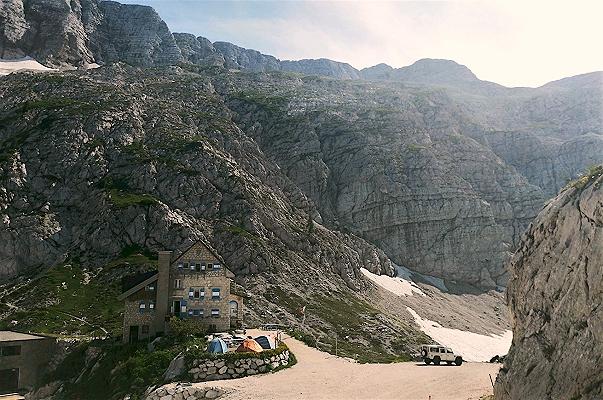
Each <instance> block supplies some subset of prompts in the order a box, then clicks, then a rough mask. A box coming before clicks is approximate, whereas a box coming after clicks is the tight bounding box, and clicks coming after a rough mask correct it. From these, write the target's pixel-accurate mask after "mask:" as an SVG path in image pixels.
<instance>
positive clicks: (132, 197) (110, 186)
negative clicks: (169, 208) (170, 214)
mask: <svg viewBox="0 0 603 400" xmlns="http://www.w3.org/2000/svg"><path fill="white" fill-rule="evenodd" d="M99 185H100V187H102V188H103V189H104V190H105V192H106V193H107V196H108V199H109V201H110V202H111V204H113V206H115V207H117V208H126V207H131V206H152V205H155V204H157V203H158V202H159V200H157V198H155V197H154V196H152V195H150V194H147V193H137V192H136V191H135V190H133V189H131V188H130V185H129V183H128V180H127V179H126V178H122V177H107V178H105V179H103V180H102V181H101V182H100V183H99Z"/></svg>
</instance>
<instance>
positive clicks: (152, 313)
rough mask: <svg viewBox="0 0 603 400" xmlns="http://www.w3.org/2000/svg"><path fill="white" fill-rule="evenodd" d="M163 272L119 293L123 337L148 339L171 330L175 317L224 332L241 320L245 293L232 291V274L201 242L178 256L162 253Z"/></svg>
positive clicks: (237, 324) (160, 262) (160, 264)
mask: <svg viewBox="0 0 603 400" xmlns="http://www.w3.org/2000/svg"><path fill="white" fill-rule="evenodd" d="M158 267H159V271H158V273H157V274H155V275H154V276H152V277H150V278H148V279H146V280H145V281H143V282H141V283H139V284H138V285H136V286H134V287H132V288H129V290H127V291H126V292H124V293H123V294H122V296H121V298H122V299H124V300H125V307H124V329H123V338H124V342H128V341H133V340H141V339H150V338H152V337H154V336H156V335H158V334H161V333H163V332H165V331H167V330H169V326H168V324H167V323H166V322H167V321H169V319H170V318H171V317H172V316H176V317H178V318H190V319H194V320H197V321H199V322H200V323H201V324H202V325H205V326H207V327H208V329H210V330H215V331H224V330H228V329H231V328H238V327H241V326H242V324H243V298H242V297H241V296H239V295H237V294H235V293H232V291H231V287H232V285H233V283H232V280H231V278H234V275H233V274H232V272H230V270H228V269H227V268H226V267H225V266H224V265H223V264H222V262H221V261H220V259H219V258H218V257H217V256H216V255H215V254H214V253H213V252H212V251H211V250H210V249H209V248H208V247H207V246H205V245H204V244H203V243H201V242H197V243H195V244H194V245H193V246H191V247H190V248H189V249H188V250H187V251H185V252H184V253H183V254H181V255H180V256H179V257H176V258H175V259H174V258H173V257H172V253H171V252H160V254H159V262H158Z"/></svg>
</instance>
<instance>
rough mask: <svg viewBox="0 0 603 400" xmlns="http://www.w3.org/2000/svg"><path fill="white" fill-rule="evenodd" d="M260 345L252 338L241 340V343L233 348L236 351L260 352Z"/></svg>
mask: <svg viewBox="0 0 603 400" xmlns="http://www.w3.org/2000/svg"><path fill="white" fill-rule="evenodd" d="M262 350H264V349H262V346H260V345H259V343H258V342H256V341H255V340H253V339H245V340H243V343H241V345H240V346H239V347H237V349H236V350H235V351H236V352H237V353H248V352H254V353H261V352H262Z"/></svg>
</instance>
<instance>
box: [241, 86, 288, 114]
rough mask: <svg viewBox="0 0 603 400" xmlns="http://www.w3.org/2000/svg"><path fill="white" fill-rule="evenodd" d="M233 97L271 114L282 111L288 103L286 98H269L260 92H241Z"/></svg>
mask: <svg viewBox="0 0 603 400" xmlns="http://www.w3.org/2000/svg"><path fill="white" fill-rule="evenodd" d="M232 97H233V98H234V99H237V100H241V101H244V102H246V103H251V104H255V105H257V106H259V107H261V108H263V109H265V110H266V111H270V112H277V111H281V110H282V109H283V108H284V107H285V106H286V105H287V102H288V100H287V98H286V97H284V96H269V95H267V94H265V93H262V92H261V91H258V90H247V91H240V92H237V93H234V94H233V95H232Z"/></svg>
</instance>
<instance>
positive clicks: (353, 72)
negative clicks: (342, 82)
mask: <svg viewBox="0 0 603 400" xmlns="http://www.w3.org/2000/svg"><path fill="white" fill-rule="evenodd" d="M281 69H282V70H283V71H291V72H299V73H302V74H307V75H322V76H330V77H333V78H337V79H359V78H360V76H359V75H358V70H357V69H356V68H354V67H352V66H351V65H350V64H347V63H342V62H337V61H333V60H328V59H326V58H320V59H317V60H298V61H281Z"/></svg>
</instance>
